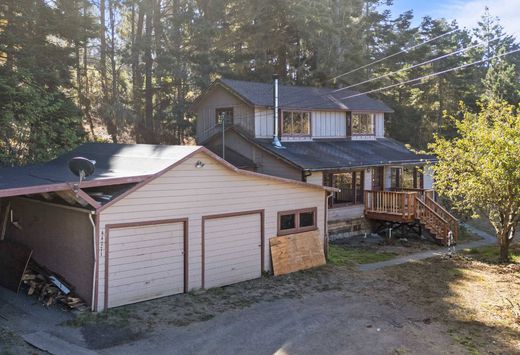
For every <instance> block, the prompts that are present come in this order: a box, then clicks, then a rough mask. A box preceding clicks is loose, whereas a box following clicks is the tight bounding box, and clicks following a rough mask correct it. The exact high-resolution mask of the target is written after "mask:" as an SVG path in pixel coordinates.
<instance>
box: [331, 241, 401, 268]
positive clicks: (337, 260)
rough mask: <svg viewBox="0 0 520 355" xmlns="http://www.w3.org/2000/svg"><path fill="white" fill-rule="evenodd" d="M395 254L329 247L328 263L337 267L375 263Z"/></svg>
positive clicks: (335, 246) (337, 246) (388, 258)
mask: <svg viewBox="0 0 520 355" xmlns="http://www.w3.org/2000/svg"><path fill="white" fill-rule="evenodd" d="M397 255H398V254H396V253H391V252H378V251H373V250H368V249H362V248H346V247H342V246H339V245H331V246H330V247H329V258H328V259H329V263H331V264H333V265H337V266H345V265H352V264H353V263H355V264H369V263H377V262H379V261H386V260H390V259H393V258H395V257H396V256H397Z"/></svg>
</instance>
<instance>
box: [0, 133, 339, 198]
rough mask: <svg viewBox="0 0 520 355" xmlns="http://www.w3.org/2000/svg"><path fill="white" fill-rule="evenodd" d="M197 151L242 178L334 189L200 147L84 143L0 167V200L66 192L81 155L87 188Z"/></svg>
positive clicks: (142, 176)
mask: <svg viewBox="0 0 520 355" xmlns="http://www.w3.org/2000/svg"><path fill="white" fill-rule="evenodd" d="M199 150H201V151H204V152H205V153H206V154H208V155H210V156H211V157H213V158H214V159H216V160H218V161H219V162H220V163H221V164H223V165H225V166H226V167H228V168H230V169H232V170H234V171H235V172H237V173H240V174H243V175H255V176H260V177H263V178H267V179H271V180H277V181H281V182H286V183H291V184H304V185H307V186H309V187H314V188H320V189H324V190H331V191H332V190H335V189H331V188H327V187H321V186H318V185H312V184H307V183H304V182H300V181H295V180H287V179H283V178H279V177H274V176H268V175H263V174H258V173H254V172H250V171H245V170H241V169H238V168H236V167H235V166H233V165H231V164H229V163H228V162H226V161H225V160H223V159H222V158H220V157H219V156H217V155H216V154H215V153H213V152H211V151H209V150H208V149H206V148H204V147H201V146H194V145H149V144H110V143H86V144H83V145H81V146H79V147H78V148H76V149H74V150H72V151H70V152H68V153H65V154H63V155H61V156H60V157H58V158H56V159H54V160H52V161H50V162H48V163H46V164H43V165H32V166H25V167H14V168H13V167H10V168H0V197H8V196H20V195H29V194H37V193H44V192H52V191H61V190H70V189H71V187H72V186H73V184H77V183H78V177H76V176H75V175H73V174H72V173H71V172H70V171H69V169H68V162H69V160H70V159H71V158H73V157H78V156H81V157H85V158H87V159H91V160H95V161H96V171H95V173H94V174H93V175H92V176H89V177H88V178H87V179H86V180H84V181H83V182H82V183H81V188H89V187H96V186H109V185H119V184H129V183H137V182H142V181H144V180H146V179H147V178H150V177H153V176H157V175H159V174H160V173H162V172H164V171H166V170H168V169H169V168H171V167H172V166H174V165H175V164H176V163H179V162H181V161H182V160H184V159H186V158H188V157H190V156H191V155H192V154H194V153H195V152H197V151H199Z"/></svg>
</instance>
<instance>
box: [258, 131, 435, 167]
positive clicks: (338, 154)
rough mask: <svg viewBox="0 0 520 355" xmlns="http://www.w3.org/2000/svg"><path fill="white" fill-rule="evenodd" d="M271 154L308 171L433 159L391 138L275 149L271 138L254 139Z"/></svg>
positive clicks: (327, 141)
mask: <svg viewBox="0 0 520 355" xmlns="http://www.w3.org/2000/svg"><path fill="white" fill-rule="evenodd" d="M255 141H256V142H257V144H260V145H261V146H262V147H264V149H266V150H268V151H269V152H271V153H272V154H274V155H277V156H280V157H282V158H284V159H285V160H288V161H290V162H292V163H293V164H296V165H298V166H299V167H300V168H301V169H304V170H310V171H313V170H315V171H319V170H334V169H344V168H354V167H366V166H380V165H391V164H419V163H425V162H428V161H435V160H436V158H435V157H434V156H432V155H428V154H417V153H414V152H412V151H410V150H409V149H408V148H406V146H405V145H404V144H402V143H399V142H398V141H396V140H394V139H391V138H377V139H375V140H366V141H365V140H345V139H320V140H314V141H312V142H283V146H284V147H285V149H279V148H275V147H274V146H273V144H272V142H271V140H270V139H255Z"/></svg>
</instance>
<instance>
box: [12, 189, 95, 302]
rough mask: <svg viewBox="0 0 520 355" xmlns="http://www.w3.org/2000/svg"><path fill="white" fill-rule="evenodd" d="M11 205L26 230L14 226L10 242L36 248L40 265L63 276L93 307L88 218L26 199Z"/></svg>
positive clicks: (34, 255) (15, 200)
mask: <svg viewBox="0 0 520 355" xmlns="http://www.w3.org/2000/svg"><path fill="white" fill-rule="evenodd" d="M10 202H11V208H12V210H13V219H14V220H15V221H18V223H19V225H20V226H21V228H22V229H21V230H20V229H18V228H16V227H14V226H13V225H12V224H10V225H9V229H8V232H7V239H10V240H13V241H16V242H19V243H22V244H25V245H27V246H29V247H30V248H32V249H33V258H34V260H35V261H36V262H37V263H39V264H40V265H42V266H45V267H47V268H48V269H49V270H51V271H53V272H56V273H58V274H60V275H61V276H63V277H64V278H65V279H66V280H67V281H68V282H70V283H71V284H72V285H73V286H74V287H75V291H76V292H77V294H78V295H79V296H80V297H81V298H82V299H83V300H84V301H85V302H87V304H90V301H91V299H92V272H93V267H94V247H93V245H92V243H93V240H92V238H93V237H92V234H93V231H92V224H91V223H90V221H89V217H88V214H87V213H83V212H80V211H74V210H70V209H65V208H61V207H54V206H52V205H50V204H42V203H39V202H33V201H28V200H23V199H16V198H15V199H12V200H11V201H10Z"/></svg>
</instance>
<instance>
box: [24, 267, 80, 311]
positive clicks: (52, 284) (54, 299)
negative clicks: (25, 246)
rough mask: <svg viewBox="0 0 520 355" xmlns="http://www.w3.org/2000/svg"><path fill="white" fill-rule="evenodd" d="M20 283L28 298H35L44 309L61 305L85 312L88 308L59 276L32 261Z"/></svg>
mask: <svg viewBox="0 0 520 355" xmlns="http://www.w3.org/2000/svg"><path fill="white" fill-rule="evenodd" d="M22 282H23V283H24V285H26V288H27V294H28V295H29V296H37V297H38V300H39V301H40V302H42V303H43V304H44V305H45V306H46V307H49V306H52V305H54V304H57V303H59V304H63V305H65V306H66V307H67V308H69V309H78V310H85V309H87V308H88V306H87V305H86V304H85V302H83V301H82V300H81V298H79V297H76V296H75V295H74V293H73V292H72V288H71V287H70V286H69V285H68V284H67V283H66V282H65V281H64V280H62V279H61V278H60V277H59V276H57V275H54V274H52V273H51V272H49V271H48V270H47V269H45V268H42V267H41V266H39V265H37V264H36V263H35V262H34V261H33V260H31V262H30V263H29V265H28V266H27V268H26V270H25V272H24V274H23V276H22Z"/></svg>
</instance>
